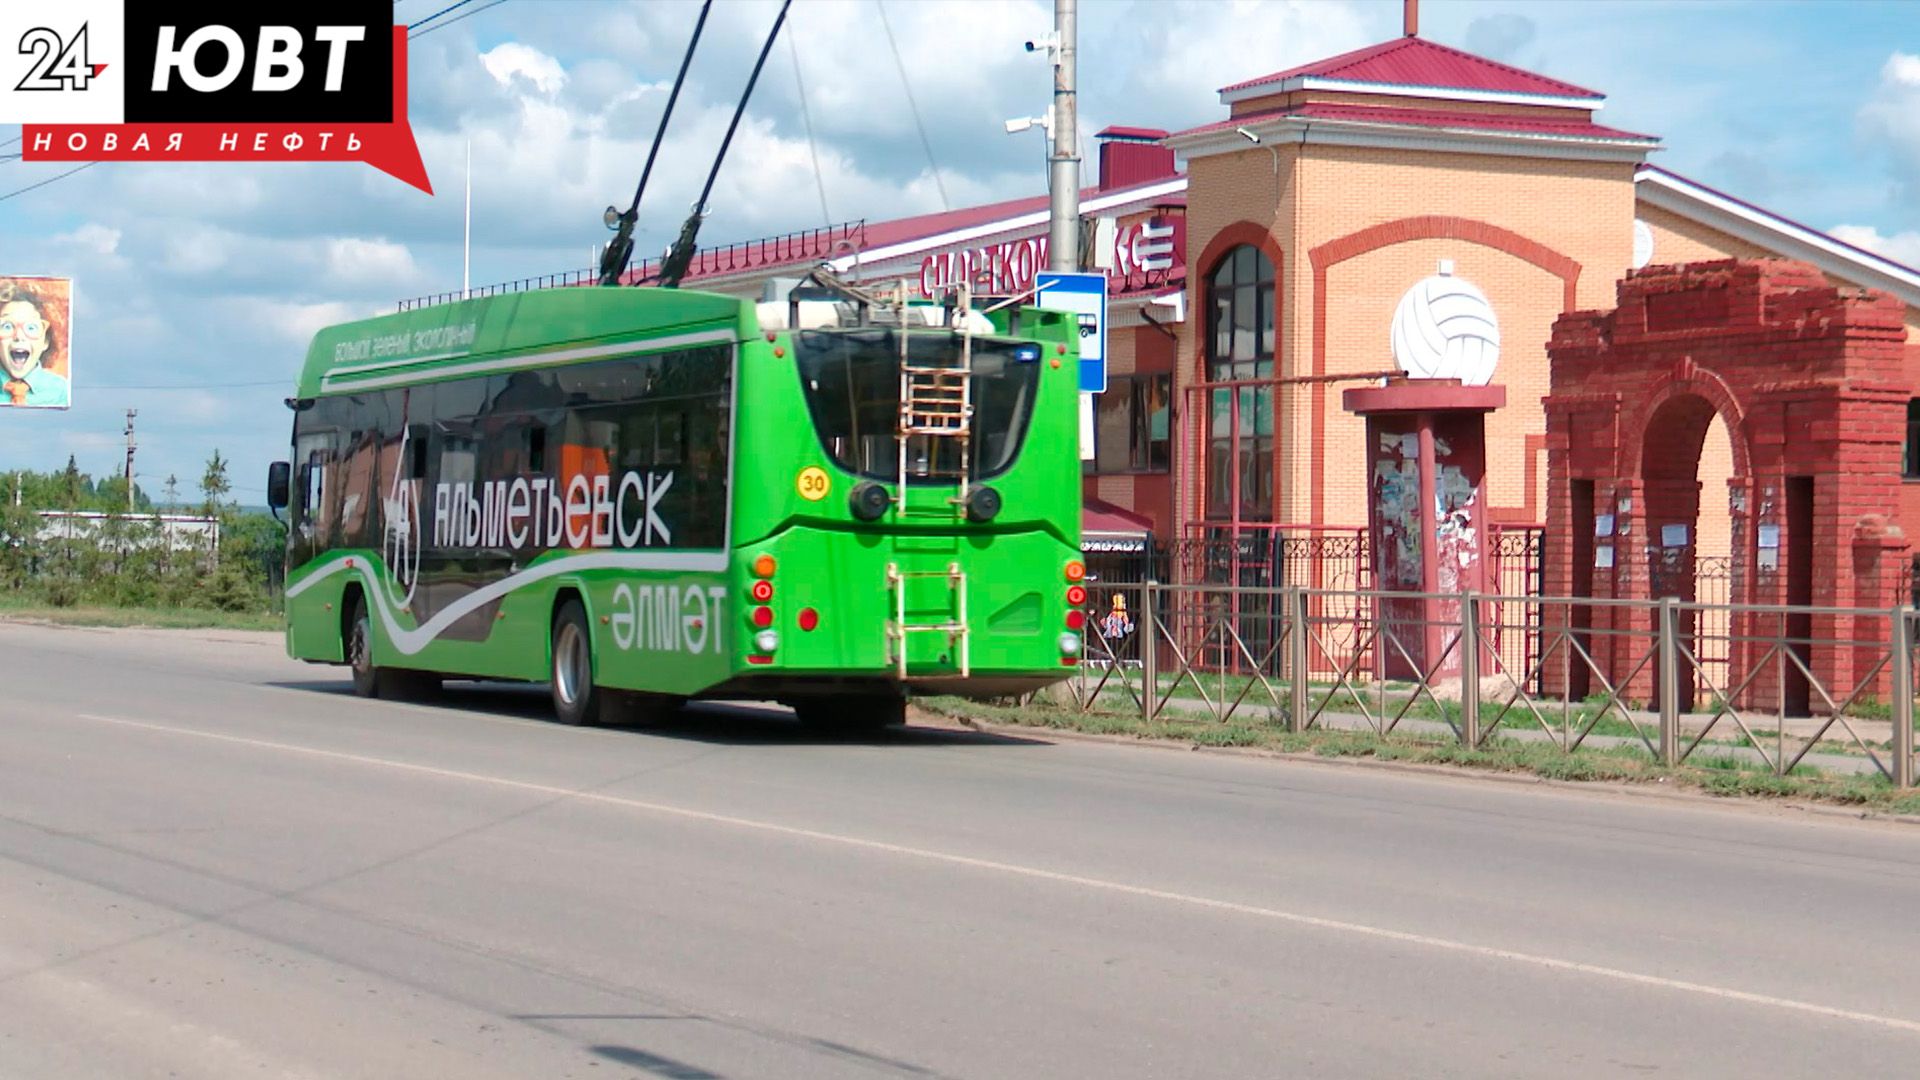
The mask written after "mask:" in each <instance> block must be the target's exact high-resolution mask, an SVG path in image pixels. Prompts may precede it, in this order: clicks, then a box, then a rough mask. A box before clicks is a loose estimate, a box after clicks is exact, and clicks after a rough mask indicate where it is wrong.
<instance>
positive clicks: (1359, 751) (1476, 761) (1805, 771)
mask: <svg viewBox="0 0 1920 1080" xmlns="http://www.w3.org/2000/svg"><path fill="white" fill-rule="evenodd" d="M914 703H915V704H916V705H918V706H919V707H921V708H923V709H926V710H927V711H928V712H932V713H937V714H939V715H942V716H949V717H956V718H968V719H980V720H987V721H990V722H993V723H1000V724H1014V725H1020V726H1024V727H1036V728H1051V729H1055V730H1064V731H1084V732H1091V733H1094V734H1101V735H1124V736H1131V737H1133V738H1139V739H1158V740H1165V741H1170V742H1181V743H1187V744H1190V745H1194V746H1244V747H1257V748H1260V749H1263V750H1271V751H1274V752H1277V753H1283V754H1313V755H1317V756H1320V757H1366V758H1373V759H1375V760H1378V761H1405V762H1413V763H1416V764H1430V765H1453V766H1460V767H1465V768H1472V769H1483V770H1487V771H1491V772H1504V773H1523V774H1530V775H1533V776H1538V777H1541V778H1543V779H1547V780H1574V781H1613V782H1619V783H1639V784H1665V785H1669V786H1674V787H1683V788H1689V789H1693V790H1697V791H1701V792H1704V793H1706V794H1709V795H1720V796H1740V797H1749V798H1772V799H1797V800H1803V801H1808V802H1820V803H1829V804H1835V805H1841V806H1852V807H1858V808H1860V809H1862V810H1874V811H1879V812H1882V813H1895V814H1920V791H1906V792H1902V791H1898V790H1896V789H1895V788H1894V787H1893V785H1892V784H1891V783H1889V782H1888V781H1887V780H1886V778H1885V777H1883V776H1880V775H1878V774H1877V773H1876V774H1874V775H1871V776H1860V775H1835V774H1830V773H1825V772H1822V771H1820V770H1818V769H1813V768H1810V767H1807V766H1801V767H1800V768H1797V769H1795V770H1794V771H1793V773H1792V774H1791V775H1789V776H1775V775H1773V774H1772V773H1771V772H1768V771H1766V769H1765V768H1764V767H1763V766H1760V765H1757V764H1754V765H1749V764H1748V763H1746V762H1744V761H1742V760H1739V759H1735V758H1728V757H1724V756H1723V757H1703V758H1702V759H1701V761H1700V763H1699V764H1688V765H1681V766H1679V767H1676V768H1666V767H1664V766H1662V765H1660V764H1658V763H1657V762H1654V761H1653V760H1651V759H1650V758H1649V757H1648V756H1647V755H1646V754H1645V753H1644V752H1642V751H1638V750H1635V749H1633V748H1629V747H1619V748H1593V749H1581V750H1578V751H1576V752H1574V753H1571V754H1567V753H1563V752H1561V751H1560V750H1559V749H1558V748H1556V747H1554V746H1553V745H1552V744H1550V743H1543V742H1538V741H1520V740H1516V739H1505V738H1499V737H1495V738H1492V739H1489V740H1488V741H1487V743H1486V744H1485V745H1483V746H1482V747H1480V748H1479V749H1468V748H1466V747H1464V746H1461V745H1459V744H1458V743H1456V742H1451V741H1445V740H1442V739H1434V738H1425V739H1422V738H1417V737H1412V736H1403V735H1389V736H1385V737H1382V736H1378V735H1375V734H1373V733H1372V732H1362V731H1319V730H1316V731H1305V732H1293V731H1288V730H1286V729H1284V728H1280V727H1274V726H1267V725H1263V724H1258V723H1240V722H1229V723H1226V724H1220V723H1215V722H1213V721H1211V720H1207V719H1205V718H1198V719H1189V718H1186V717H1180V716H1163V717H1162V718H1161V719H1158V720H1152V721H1147V720H1142V719H1141V718H1140V717H1138V716H1134V715H1123V714H1115V713H1099V712H1091V713H1090V712H1080V711H1078V710H1074V709H1065V708H1060V707H1057V706H1052V705H1045V704H1040V703H1038V702H1036V703H1034V704H1032V705H1023V706H1011V705H997V704H988V703H983V702H976V701H967V700H964V699H962V698H955V697H929V698H917V699H915V702H914Z"/></svg>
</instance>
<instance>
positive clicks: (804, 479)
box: [793, 465, 833, 502]
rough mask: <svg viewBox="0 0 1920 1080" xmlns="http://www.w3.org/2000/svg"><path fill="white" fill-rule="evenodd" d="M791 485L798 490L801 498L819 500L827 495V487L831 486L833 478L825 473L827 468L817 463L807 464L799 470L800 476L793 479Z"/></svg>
mask: <svg viewBox="0 0 1920 1080" xmlns="http://www.w3.org/2000/svg"><path fill="white" fill-rule="evenodd" d="M793 486H794V487H796V488H798V489H799V490H800V497H801V498H803V499H808V500H811V501H813V502H819V501H820V500H821V499H824V498H826V497H827V491H828V489H830V488H831V487H833V479H832V478H831V477H829V476H828V475H827V470H825V469H823V468H821V467H820V466H818V465H809V466H807V467H806V468H804V469H801V470H800V476H799V477H798V478H797V479H796V480H794V482H793Z"/></svg>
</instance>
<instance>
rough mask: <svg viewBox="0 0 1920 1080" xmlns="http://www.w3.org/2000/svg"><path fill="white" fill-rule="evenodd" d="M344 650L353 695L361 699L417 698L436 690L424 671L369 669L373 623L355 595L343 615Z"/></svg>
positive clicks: (437, 683)
mask: <svg viewBox="0 0 1920 1080" xmlns="http://www.w3.org/2000/svg"><path fill="white" fill-rule="evenodd" d="M346 650H347V667H348V668H349V669H350V670H351V671H352V672H353V692H354V693H355V694H358V695H359V696H361V697H363V698H375V697H383V698H391V699H398V700H409V699H418V698H424V697H429V696H431V695H432V694H433V692H434V691H436V690H438V689H440V680H439V679H438V678H436V677H435V676H432V675H428V674H426V673H425V672H420V671H401V670H398V669H396V668H387V667H375V666H373V620H372V619H370V618H368V617H367V602H366V600H365V599H363V598H362V597H360V596H358V595H356V596H354V598H353V606H352V609H351V610H350V611H349V612H348V615H347V641H346Z"/></svg>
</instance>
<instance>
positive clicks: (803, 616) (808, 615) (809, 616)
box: [800, 607, 820, 632]
mask: <svg viewBox="0 0 1920 1080" xmlns="http://www.w3.org/2000/svg"><path fill="white" fill-rule="evenodd" d="M819 625H820V613H819V612H817V611H815V610H813V609H812V608H810V607H803V608H801V609H800V629H802V630H806V631H808V632H811V631H812V630H813V628H814V627H816V626H819Z"/></svg>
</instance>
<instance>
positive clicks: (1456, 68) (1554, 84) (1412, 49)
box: [1220, 37, 1601, 98]
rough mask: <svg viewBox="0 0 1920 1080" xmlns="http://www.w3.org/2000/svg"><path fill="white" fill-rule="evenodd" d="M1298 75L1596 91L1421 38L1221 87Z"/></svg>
mask: <svg viewBox="0 0 1920 1080" xmlns="http://www.w3.org/2000/svg"><path fill="white" fill-rule="evenodd" d="M1299 76H1313V77H1315V78H1321V79H1340V80H1345V81H1348V82H1367V83H1389V84H1394V85H1398V86H1426V87H1441V88H1445V89H1450V90H1482V91H1492V92H1496V93H1504V94H1533V95H1540V96H1544V97H1572V98H1597V97H1600V96H1601V95H1600V94H1597V93H1595V92H1594V91H1592V90H1586V89H1582V88H1581V87H1578V86H1575V85H1573V84H1572V83H1564V82H1561V81H1560V80H1558V79H1549V78H1547V77H1546V76H1544V75H1535V74H1534V73H1532V72H1531V71H1522V70H1520V69H1519V68H1517V67H1510V66H1508V65H1506V64H1502V63H1499V62H1497V61H1494V60H1488V59H1487V58H1486V57H1483V56H1475V55H1473V54H1472V53H1469V52H1461V51H1460V50H1459V49H1452V48H1448V47H1447V46H1445V45H1438V44H1435V43H1434V42H1431V41H1428V40H1426V39H1424V38H1417V37H1402V38H1395V39H1394V40H1392V41H1385V42H1381V43H1380V44H1378V45H1369V46H1367V47H1366V48H1364V49H1355V50H1354V51H1353V52H1349V53H1341V54H1340V55H1339V56H1332V57H1328V58H1327V59H1325V60H1316V61H1314V62H1313V63H1311V64H1302V65H1300V66H1299V67H1295V68H1288V69H1287V70H1285V71H1276V72H1274V73H1273V74H1271V75H1262V76H1260V77H1259V78H1257V79H1248V80H1247V81H1245V82H1238V83H1234V84H1233V85H1232V86H1224V87H1221V88H1220V92H1221V93H1223V94H1225V93H1231V92H1233V91H1236V90H1248V89H1251V88H1253V87H1257V86H1264V85H1267V84H1268V83H1279V82H1284V81H1286V80H1287V79H1292V78H1296V77H1299Z"/></svg>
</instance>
